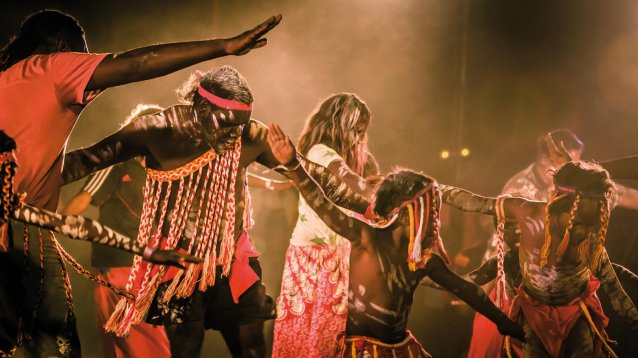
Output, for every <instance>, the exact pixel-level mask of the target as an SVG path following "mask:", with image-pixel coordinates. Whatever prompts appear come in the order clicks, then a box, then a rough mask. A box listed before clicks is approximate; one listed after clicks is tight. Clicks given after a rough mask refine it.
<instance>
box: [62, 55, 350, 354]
mask: <svg viewBox="0 0 638 358" xmlns="http://www.w3.org/2000/svg"><path fill="white" fill-rule="evenodd" d="M178 96H179V98H180V101H181V102H183V103H184V104H182V105H177V106H173V107H170V108H168V109H166V110H164V111H163V112H161V113H159V114H156V115H151V116H146V117H142V118H140V119H138V120H137V121H135V122H133V123H131V124H130V125H128V126H126V127H124V128H122V129H121V130H120V131H118V132H117V133H115V134H113V135H111V136H109V137H107V138H105V139H104V140H102V141H100V142H98V143H97V144H95V145H93V146H91V147H89V148H86V149H81V150H78V151H74V152H71V153H69V154H67V155H66V157H65V165H64V173H63V177H64V179H65V181H67V182H68V181H72V180H76V179H78V178H81V177H83V176H85V175H88V174H90V173H91V172H94V171H97V170H100V169H103V168H105V167H107V166H110V165H113V164H115V163H117V162H122V161H125V160H128V159H129V158H132V157H135V156H143V157H145V159H146V165H147V182H146V187H145V189H144V190H145V197H144V205H143V210H142V215H141V216H142V217H141V221H140V233H139V237H138V240H139V241H140V242H141V243H144V244H146V245H149V246H150V247H163V248H164V247H166V248H180V249H183V250H184V251H185V252H188V253H190V254H192V255H194V256H196V257H200V258H202V259H203V260H204V262H203V263H202V264H197V265H188V267H187V269H186V270H182V271H177V270H165V269H164V268H162V267H158V266H155V265H149V264H146V263H144V262H142V261H139V260H135V262H134V265H133V269H132V272H131V276H130V277H129V281H128V284H127V288H128V289H130V290H133V291H134V292H136V293H137V298H136V300H135V301H129V300H122V301H120V303H119V304H118V307H117V308H116V310H115V312H114V314H113V316H112V317H111V319H110V320H109V322H108V323H107V329H108V330H110V331H112V332H115V333H117V334H120V335H122V334H126V333H127V332H128V330H129V328H130V326H131V325H132V324H135V323H137V322H140V321H141V320H142V319H143V318H144V317H147V318H146V321H147V322H149V323H152V324H162V325H165V326H166V331H167V334H168V337H169V341H170V343H171V354H172V355H173V356H175V357H194V356H198V355H199V353H200V350H201V347H202V342H203V338H204V331H205V329H215V330H219V331H220V332H221V333H222V335H223V337H224V339H225V341H226V343H227V345H228V348H229V349H230V351H231V354H232V355H233V356H235V357H238V356H263V355H264V354H265V343H264V337H263V332H262V331H263V322H264V321H265V320H269V319H273V318H274V317H275V309H274V308H275V307H274V302H273V300H272V298H271V297H270V296H268V295H266V288H265V286H264V285H263V284H262V283H261V268H260V265H259V261H258V257H259V253H258V252H257V251H256V250H255V248H254V247H253V245H252V242H251V240H250V238H249V237H248V234H247V230H248V229H249V228H250V227H251V225H252V218H251V211H252V210H251V205H250V196H249V193H248V191H247V186H246V168H247V167H248V166H249V165H250V164H252V163H253V162H258V163H260V164H263V165H265V166H267V167H270V168H273V167H275V166H276V165H277V164H278V163H277V161H276V160H275V159H274V158H273V156H272V154H271V152H270V147H269V146H268V143H267V141H266V136H267V133H268V132H267V128H266V127H265V126H264V125H263V124H261V123H259V122H257V121H255V120H252V119H251V118H250V115H251V109H252V102H253V95H252V92H251V90H250V88H249V86H248V83H247V82H246V80H245V79H244V78H243V77H242V76H241V75H240V74H239V73H238V72H237V71H236V70H235V69H233V68H232V67H229V66H224V67H220V68H216V69H214V70H212V71H210V72H208V73H205V74H204V73H201V72H197V73H195V74H193V75H192V76H191V78H190V79H189V80H188V81H186V82H185V83H184V85H183V86H182V87H181V88H180V89H178ZM181 121H194V122H196V123H199V124H200V125H201V126H202V128H203V131H205V133H207V135H205V136H203V137H202V138H201V140H200V138H197V139H193V140H184V139H183V138H182V137H181V136H179V135H178V134H176V133H175V132H174V131H173V127H172V125H171V124H173V123H178V122H181ZM211 148H213V149H211ZM327 181H328V182H335V179H334V178H330V177H328V178H327ZM332 193H334V194H335V195H336V196H341V197H343V198H345V199H344V200H348V199H347V191H345V190H344V189H339V188H337V189H336V190H333V191H332ZM333 199H336V197H335V198H333ZM344 206H346V205H345V204H344Z"/></svg>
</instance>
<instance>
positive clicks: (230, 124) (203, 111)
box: [193, 95, 251, 153]
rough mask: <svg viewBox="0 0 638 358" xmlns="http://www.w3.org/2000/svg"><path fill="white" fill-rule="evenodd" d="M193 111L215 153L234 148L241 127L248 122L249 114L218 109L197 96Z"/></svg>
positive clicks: (247, 112)
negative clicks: (208, 137)
mask: <svg viewBox="0 0 638 358" xmlns="http://www.w3.org/2000/svg"><path fill="white" fill-rule="evenodd" d="M193 110H194V111H195V115H196V117H197V120H198V121H200V123H201V124H202V126H203V127H204V129H205V130H206V132H207V135H209V136H210V139H211V141H212V142H213V143H214V145H213V149H214V150H215V151H216V152H217V153H223V152H225V151H227V150H231V149H233V148H235V143H236V142H237V139H238V138H240V136H241V126H242V125H245V124H247V123H248V122H249V121H250V113H251V111H239V110H228V109H224V108H220V107H218V106H216V105H214V104H212V103H211V102H209V101H208V100H207V99H205V98H203V97H201V96H199V95H195V102H194V104H193Z"/></svg>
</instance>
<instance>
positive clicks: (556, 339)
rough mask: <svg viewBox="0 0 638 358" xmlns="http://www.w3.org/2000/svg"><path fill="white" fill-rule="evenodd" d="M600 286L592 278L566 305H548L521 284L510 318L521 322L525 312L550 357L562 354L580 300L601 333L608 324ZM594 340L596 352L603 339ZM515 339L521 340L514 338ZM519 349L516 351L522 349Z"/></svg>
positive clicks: (526, 318)
mask: <svg viewBox="0 0 638 358" xmlns="http://www.w3.org/2000/svg"><path fill="white" fill-rule="evenodd" d="M599 287H600V281H598V279H597V278H595V277H592V278H591V279H590V280H589V283H588V284H587V288H586V289H585V291H584V292H583V293H582V294H581V295H580V296H579V297H576V298H574V299H573V300H572V301H571V302H570V303H568V304H567V305H564V306H547V305H544V304H542V303H539V302H537V301H536V300H534V299H533V298H532V297H530V296H529V295H528V294H527V293H526V292H525V291H524V290H523V288H522V287H519V288H518V290H517V291H518V292H517V293H518V295H517V297H516V299H515V300H514V302H513V303H512V310H511V312H510V318H512V319H513V320H514V321H516V320H517V319H518V321H519V322H520V318H521V317H520V315H521V314H522V315H523V316H524V317H525V321H526V322H527V323H528V324H529V325H530V327H531V328H532V330H534V333H536V335H537V336H538V338H539V339H540V340H541V342H542V343H543V346H544V347H545V350H546V351H547V353H548V354H549V356H550V357H562V356H563V351H564V346H563V342H564V341H565V339H566V338H567V336H568V335H569V332H570V331H571V329H572V328H573V327H574V324H576V321H577V320H578V319H579V318H580V316H581V314H582V313H583V311H582V310H581V308H580V301H583V303H584V304H585V305H586V306H587V308H588V309H589V312H590V314H591V316H592V319H593V320H594V323H595V324H596V327H597V328H598V330H599V331H600V332H602V331H603V330H604V329H605V327H606V326H607V323H608V321H609V319H608V318H607V317H606V316H605V314H604V313H603V309H602V306H601V304H600V300H599V299H598V296H596V290H598V288H599ZM594 339H595V340H596V342H597V343H596V347H595V348H596V352H599V351H600V348H601V342H599V341H598V340H597V339H596V337H594ZM512 342H513V343H514V342H518V341H516V340H514V339H512ZM515 347H516V346H515ZM519 349H520V348H519ZM519 349H516V350H517V351H519Z"/></svg>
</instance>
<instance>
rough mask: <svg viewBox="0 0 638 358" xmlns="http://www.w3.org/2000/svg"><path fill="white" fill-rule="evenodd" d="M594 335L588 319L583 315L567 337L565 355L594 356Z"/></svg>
mask: <svg viewBox="0 0 638 358" xmlns="http://www.w3.org/2000/svg"><path fill="white" fill-rule="evenodd" d="M593 356H594V337H593V336H592V331H591V329H590V328H589V323H587V319H586V318H585V317H583V316H581V317H580V318H579V319H578V321H576V324H575V325H574V328H572V330H571V331H570V332H569V335H568V336H567V339H565V357H593Z"/></svg>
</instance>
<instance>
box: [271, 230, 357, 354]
mask: <svg viewBox="0 0 638 358" xmlns="http://www.w3.org/2000/svg"><path fill="white" fill-rule="evenodd" d="M349 257H350V243H349V242H346V243H345V244H341V245H336V246H331V245H309V246H295V245H290V247H288V251H287V252H286V263H285V266H284V276H283V279H282V282H281V293H280V295H279V298H278V299H277V320H276V321H275V335H274V341H273V350H272V356H273V357H282V358H286V357H295V358H296V357H331V356H333V355H334V349H335V346H336V344H337V335H338V334H339V333H341V332H342V331H344V330H345V326H346V314H347V311H348V268H349Z"/></svg>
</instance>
